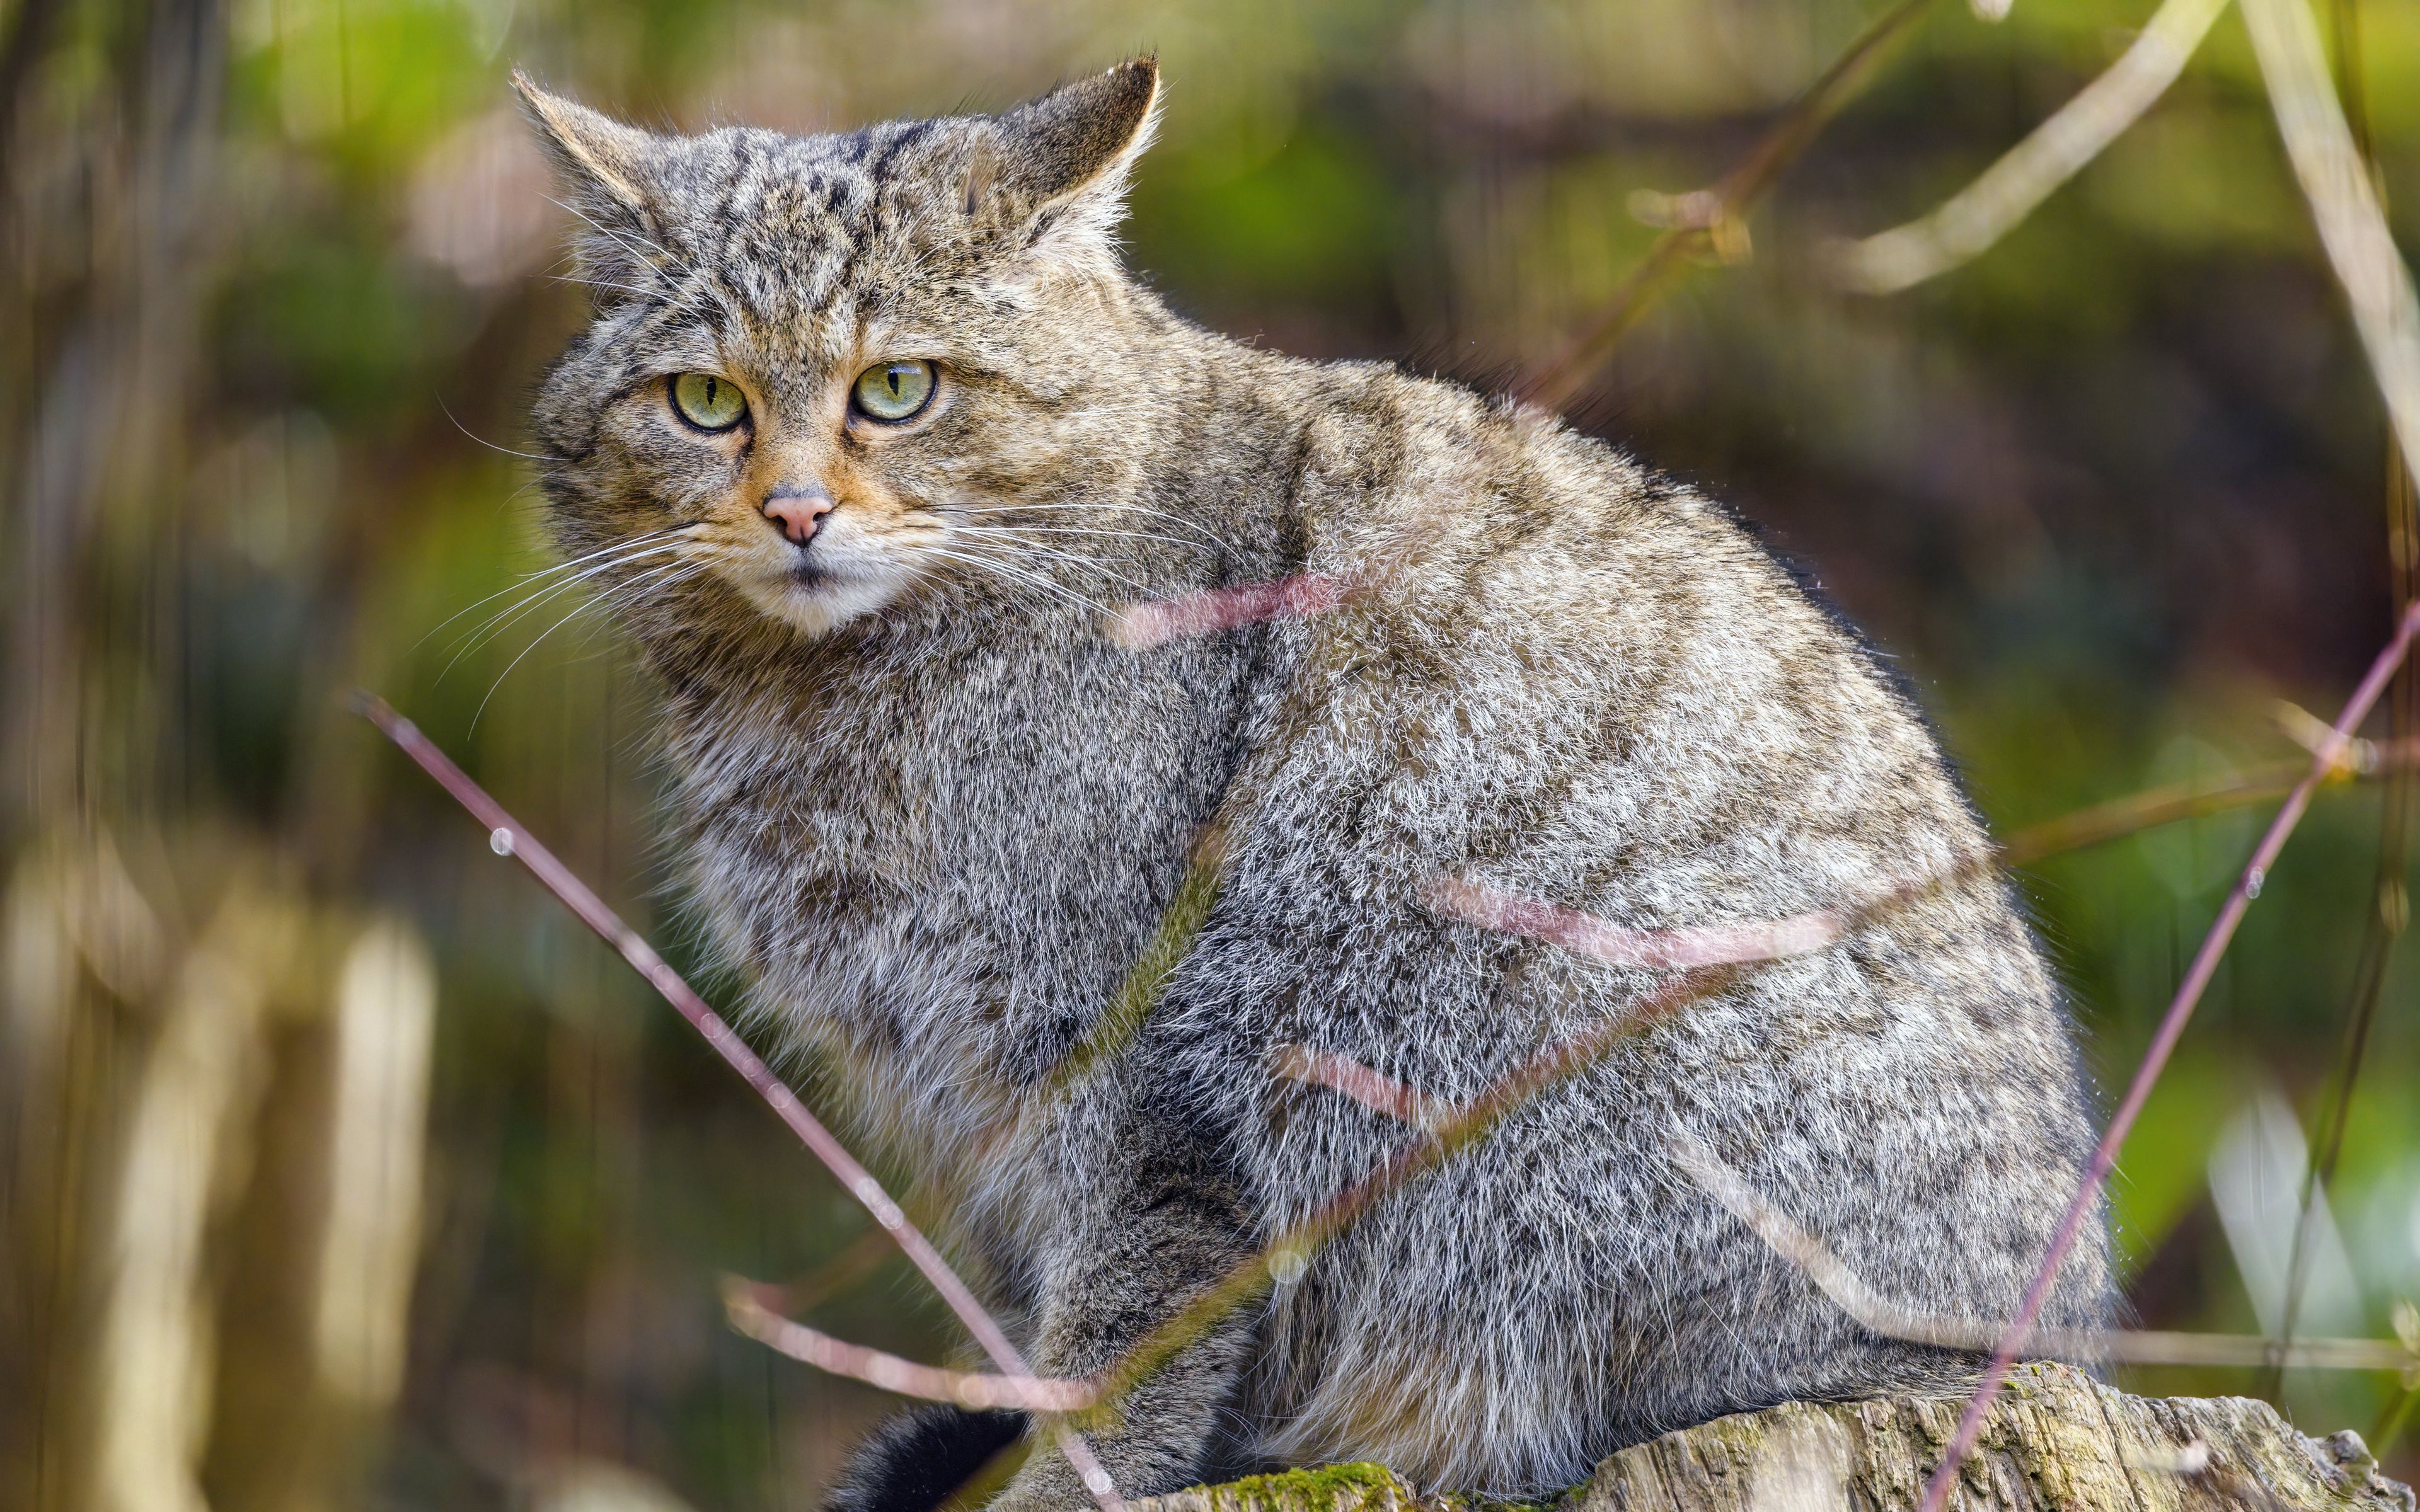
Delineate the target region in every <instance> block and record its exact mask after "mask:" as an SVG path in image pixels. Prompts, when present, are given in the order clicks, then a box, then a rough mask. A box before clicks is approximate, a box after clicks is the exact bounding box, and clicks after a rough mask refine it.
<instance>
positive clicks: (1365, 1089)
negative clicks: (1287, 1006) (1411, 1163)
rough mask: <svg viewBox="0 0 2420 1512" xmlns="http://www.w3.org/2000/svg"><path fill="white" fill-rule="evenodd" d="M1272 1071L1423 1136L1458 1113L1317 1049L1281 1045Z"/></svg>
mask: <svg viewBox="0 0 2420 1512" xmlns="http://www.w3.org/2000/svg"><path fill="white" fill-rule="evenodd" d="M1269 1070H1270V1071H1271V1072H1274V1073H1276V1074H1277V1075H1280V1076H1283V1077H1285V1078H1286V1079H1287V1080H1288V1081H1296V1082H1300V1083H1302V1084H1303V1085H1304V1086H1306V1087H1325V1088H1327V1089H1328V1090H1329V1091H1331V1092H1341V1093H1342V1094H1343V1095H1344V1096H1346V1097H1349V1098H1351V1099H1352V1100H1353V1101H1354V1102H1356V1103H1360V1104H1361V1105H1362V1106H1363V1107H1365V1108H1369V1109H1370V1110H1372V1111H1373V1112H1376V1113H1383V1114H1385V1115H1386V1116H1387V1117H1388V1118H1390V1119H1394V1120H1395V1121H1396V1122H1398V1123H1404V1124H1408V1125H1410V1126H1411V1127H1412V1128H1415V1129H1418V1130H1419V1131H1420V1132H1421V1133H1422V1134H1435V1132H1436V1131H1437V1130H1439V1129H1442V1128H1444V1127H1446V1126H1447V1125H1448V1124H1449V1123H1450V1122H1452V1120H1453V1115H1454V1113H1455V1111H1456V1110H1455V1108H1454V1106H1453V1104H1451V1103H1444V1102H1440V1101H1439V1100H1437V1099H1436V1098H1434V1097H1431V1096H1429V1095H1428V1094H1427V1093H1426V1092H1423V1091H1421V1090H1420V1089H1419V1088H1416V1087H1411V1086H1407V1085H1405V1084H1404V1083H1403V1082H1399V1081H1397V1080H1395V1078H1393V1077H1392V1076H1389V1075H1388V1074H1387V1073H1386V1072H1382V1071H1378V1070H1376V1069H1374V1068H1373V1067H1370V1066H1365V1065H1363V1064H1361V1062H1359V1061H1357V1060H1355V1059H1354V1058H1352V1057H1349V1056H1340V1055H1337V1054H1336V1053H1335V1052H1333V1051H1330V1050H1314V1049H1312V1048H1311V1046H1309V1045H1302V1044H1289V1045H1280V1046H1279V1047H1278V1051H1277V1054H1275V1055H1274V1056H1272V1057H1269Z"/></svg>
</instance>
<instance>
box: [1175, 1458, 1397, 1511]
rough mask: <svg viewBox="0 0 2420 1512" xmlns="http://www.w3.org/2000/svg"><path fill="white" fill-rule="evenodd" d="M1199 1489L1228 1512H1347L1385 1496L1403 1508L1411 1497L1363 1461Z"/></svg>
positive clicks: (1381, 1467) (1251, 1477) (1384, 1473)
mask: <svg viewBox="0 0 2420 1512" xmlns="http://www.w3.org/2000/svg"><path fill="white" fill-rule="evenodd" d="M1205 1489H1208V1490H1209V1491H1210V1492H1211V1493H1212V1494H1213V1495H1215V1496H1216V1497H1217V1498H1218V1504H1219V1505H1220V1506H1221V1507H1222V1508H1230V1509H1233V1512H1350V1509H1352V1508H1357V1507H1359V1506H1362V1505H1364V1504H1368V1503H1371V1502H1380V1503H1383V1502H1384V1501H1385V1499H1386V1498H1387V1496H1388V1493H1389V1492H1390V1491H1391V1492H1392V1493H1393V1494H1394V1495H1395V1497H1397V1498H1398V1499H1400V1500H1401V1501H1402V1502H1404V1503H1406V1504H1408V1503H1410V1502H1411V1501H1412V1500H1413V1499H1414V1495H1415V1493H1414V1492H1413V1490H1412V1489H1411V1488H1410V1487H1408V1486H1405V1485H1404V1483H1403V1482H1401V1481H1399V1480H1397V1479H1396V1478H1395V1476H1394V1473H1393V1472H1392V1471H1389V1470H1388V1468H1387V1467H1386V1466H1384V1465H1373V1464H1369V1463H1367V1462H1361V1463H1355V1464H1347V1465H1318V1466H1314V1467H1312V1468H1311V1469H1309V1470H1288V1471H1282V1472H1280V1473H1277V1474H1274V1475H1248V1476H1246V1477H1245V1478H1244V1479H1242V1480H1238V1481H1231V1482H1229V1483H1228V1484H1226V1485H1224V1486H1216V1487H1209V1488H1205Z"/></svg>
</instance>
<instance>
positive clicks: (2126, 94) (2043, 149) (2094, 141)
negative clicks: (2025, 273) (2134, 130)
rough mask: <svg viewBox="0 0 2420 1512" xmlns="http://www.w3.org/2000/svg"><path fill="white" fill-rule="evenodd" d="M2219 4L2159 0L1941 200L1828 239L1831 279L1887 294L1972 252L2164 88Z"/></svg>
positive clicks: (2071, 173)
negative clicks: (2132, 31) (2110, 55)
mask: <svg viewBox="0 0 2420 1512" xmlns="http://www.w3.org/2000/svg"><path fill="white" fill-rule="evenodd" d="M2224 9H2226V0H2164V4H2163V5H2162V6H2161V7H2160V8H2159V9H2158V11H2156V12H2155V13H2153V15H2152V17H2151V20H2150V23H2149V24H2148V25H2146V26H2145V27H2144V28H2143V32H2142V35H2141V36H2139V37H2137V38H2135V39H2134V45H2133V46H2132V47H2129V48H2128V49H2127V50H2126V52H2125V54H2124V55H2123V56H2122V57H2120V58H2118V61H2117V63H2116V64H2114V65H2112V66H2111V68H2110V69H2109V70H2108V71H2107V72H2106V73H2103V74H2102V75H2101V77H2099V78H2097V79H2095V80H2093V81H2092V82H2091V83H2090V84H2088V85H2086V86H2085V87H2084V89H2083V91H2082V92H2081V93H2080V94H2078V95H2077V96H2076V97H2075V98H2074V99H2073V100H2069V101H2068V102H2067V104H2066V105H2064V106H2063V107H2061V108H2060V110H2059V111H2058V113H2057V114H2056V115H2055V116H2051V118H2050V119H2048V120H2046V121H2044V122H2042V123H2041V125H2040V126H2038V127H2036V128H2035V129H2034V132H2033V134H2032V135H2031V136H2028V137H2026V138H2025V139H2024V141H2023V142H2020V143H2018V144H2017V145H2016V147H2013V148H2011V149H2010V150H2009V153H2008V154H2007V155H2006V156H2005V157H2003V158H2001V159H2000V161H1999V162H1994V163H1993V164H1992V166H1991V167H1989V168H1987V169H1985V170H1984V171H1983V174H1982V177H1978V178H1977V179H1976V180H1975V181H1974V182H1973V183H1971V184H1969V185H1967V186H1966V187H1965V188H1964V189H1962V190H1960V191H1959V192H1958V193H1956V194H1954V195H1952V196H1950V198H1949V199H1947V201H1945V202H1943V204H1942V205H1941V207H1940V208H1938V209H1936V210H1934V211H1933V212H1932V213H1931V214H1930V215H1927V216H1924V217H1923V218H1921V219H1919V220H1915V221H1910V222H1908V223H1907V224H1904V225H1898V226H1893V227H1892V228H1891V229H1889V230H1887V231H1884V232H1880V233H1877V234H1876V235H1873V236H1870V237H1867V238H1865V239H1862V240H1857V241H1839V242H1835V243H1833V244H1832V245H1831V246H1830V247H1829V248H1827V249H1826V251H1827V253H1828V257H1827V259H1826V260H1827V261H1828V262H1829V263H1830V264H1831V269H1830V272H1831V275H1832V278H1833V280H1834V281H1835V282H1837V283H1838V284H1839V285H1842V286H1844V287H1847V288H1851V289H1854V290H1856V291H1857V292H1858V293H1861V294H1896V293H1898V292H1899V291H1900V290H1901V289H1903V288H1907V287H1909V286H1911V285H1916V284H1920V283H1923V282H1924V281H1925V280H1926V279H1928V278H1937V277H1939V276H1940V275H1941V274H1943V273H1946V272H1947V271H1949V270H1951V269H1953V268H1956V267H1958V266H1960V265H1961V264H1962V263H1965V262H1967V261H1970V260H1971V259H1973V258H1975V257H1977V256H1978V255H1981V254H1982V253H1983V252H1984V251H1985V250H1986V249H1988V248H1989V247H1990V246H1991V245H1992V244H1993V242H1995V241H1997V240H1999V239H2001V238H2002V237H2004V236H2006V235H2008V234H2009V232H2010V231H2012V230H2014V229H2015V228H2016V226H2017V224H2018V223H2019V222H2021V221H2023V220H2024V218H2025V217H2026V216H2028V215H2031V214H2032V213H2033V212H2034V210H2035V209H2036V208H2038V207H2039V206H2040V204H2041V202H2042V201H2043V200H2045V199H2048V198H2049V197H2050V196H2051V194H2052V193H2053V192H2054V191H2055V190H2056V189H2057V188H2058V187H2059V186H2060V185H2061V184H2064V183H2066V182H2067V181H2068V180H2069V179H2070V178H2072V177H2075V175H2076V173H2077V172H2078V171H2079V170H2081V169H2082V168H2083V167H2084V165H2085V164H2086V163H2087V162H2091V161H2092V160H2093V159H2094V158H2097V157H2099V156H2100V155H2101V153H2102V149H2103V148H2105V147H2108V146H2109V144H2110V143H2111V142H2114V141H2116V140H2117V139H2118V134H2119V133H2120V132H2122V131H2125V130H2126V128H2128V127H2129V126H2132V125H2133V124H2134V122H2135V121H2136V120H2137V119H2138V118H2140V117H2141V116H2142V114H2143V113H2144V112H2145V111H2147V110H2149V109H2150V108H2151V105H2152V103H2153V102H2154V101H2156V100H2158V99H2159V98H2160V97H2161V96H2162V95H2164V94H2165V93H2166V92H2167V89H2168V86H2169V85H2172V84H2174V83H2176V82H2177V76H2178V75H2179V74H2180V73H2182V72H2183V71H2184V67H2185V60H2186V59H2188V58H2190V57H2192V56H2193V54H2194V50H2195V49H2196V48H2198V47H2200V46H2201V40H2202V39H2203V38H2204V37H2206V36H2208V35H2209V34H2210V28H2211V23H2212V22H2215V21H2216V20H2217V19H2218V14H2219V12H2220V11H2222V10H2224Z"/></svg>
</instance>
